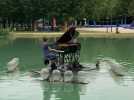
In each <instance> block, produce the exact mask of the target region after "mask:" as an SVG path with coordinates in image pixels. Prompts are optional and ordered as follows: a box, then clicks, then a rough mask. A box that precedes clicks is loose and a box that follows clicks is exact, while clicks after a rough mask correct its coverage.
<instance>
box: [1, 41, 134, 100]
mask: <svg viewBox="0 0 134 100" xmlns="http://www.w3.org/2000/svg"><path fill="white" fill-rule="evenodd" d="M50 40H53V39H50ZM80 42H81V44H82V49H81V58H80V62H81V63H82V64H89V63H95V62H96V60H97V59H100V58H111V59H115V60H117V61H118V62H119V63H121V64H122V65H123V66H124V70H125V72H126V75H125V76H124V77H117V76H116V75H115V74H113V73H112V72H110V71H109V70H108V69H107V68H106V67H107V66H103V67H102V69H104V70H105V71H91V72H89V73H88V79H89V80H90V82H89V84H86V85H84V84H69V83H48V82H44V81H41V80H39V77H33V76H31V74H30V73H29V71H31V70H39V69H41V68H42V67H44V65H43V56H42V49H41V41H40V39H26V38H22V39H15V40H11V39H7V38H1V39H0V100H120V99H122V100H133V99H134V95H133V93H134V53H133V49H134V45H133V44H134V39H95V38H81V39H80ZM14 57H19V58H20V64H19V70H18V71H16V72H15V73H5V71H6V63H7V62H8V61H10V60H11V59H12V58H14Z"/></svg>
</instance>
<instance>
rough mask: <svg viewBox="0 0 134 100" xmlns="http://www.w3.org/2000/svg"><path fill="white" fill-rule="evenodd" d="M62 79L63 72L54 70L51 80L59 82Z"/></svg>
mask: <svg viewBox="0 0 134 100" xmlns="http://www.w3.org/2000/svg"><path fill="white" fill-rule="evenodd" d="M59 81H61V72H60V71H59V70H57V69H56V70H53V72H52V74H51V76H50V82H59Z"/></svg>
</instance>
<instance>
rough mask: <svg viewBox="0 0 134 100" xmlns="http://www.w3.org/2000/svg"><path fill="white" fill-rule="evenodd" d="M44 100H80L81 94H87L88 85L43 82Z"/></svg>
mask: <svg viewBox="0 0 134 100" xmlns="http://www.w3.org/2000/svg"><path fill="white" fill-rule="evenodd" d="M41 85H42V87H43V95H44V99H43V100H57V99H59V100H80V94H85V92H86V91H85V88H86V85H82V84H70V83H48V82H42V83H41Z"/></svg>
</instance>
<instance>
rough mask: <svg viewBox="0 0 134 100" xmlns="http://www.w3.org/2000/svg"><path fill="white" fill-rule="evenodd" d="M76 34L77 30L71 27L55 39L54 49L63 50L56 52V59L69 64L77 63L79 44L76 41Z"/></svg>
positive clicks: (77, 33) (77, 34)
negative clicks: (55, 45)
mask: <svg viewBox="0 0 134 100" xmlns="http://www.w3.org/2000/svg"><path fill="white" fill-rule="evenodd" d="M78 36H79V32H77V31H76V30H75V27H71V28H69V29H68V30H67V31H66V32H65V33H64V34H63V35H62V36H61V37H60V38H59V39H58V40H57V41H56V44H57V48H56V49H58V50H62V51H64V52H58V60H62V61H63V63H69V64H71V63H79V60H80V49H81V44H80V43H78V42H76V40H77V37H78Z"/></svg>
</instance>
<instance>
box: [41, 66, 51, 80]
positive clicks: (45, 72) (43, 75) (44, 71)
mask: <svg viewBox="0 0 134 100" xmlns="http://www.w3.org/2000/svg"><path fill="white" fill-rule="evenodd" d="M40 76H41V78H42V79H43V80H46V79H47V78H48V77H49V69H47V68H42V69H41V71H40Z"/></svg>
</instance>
